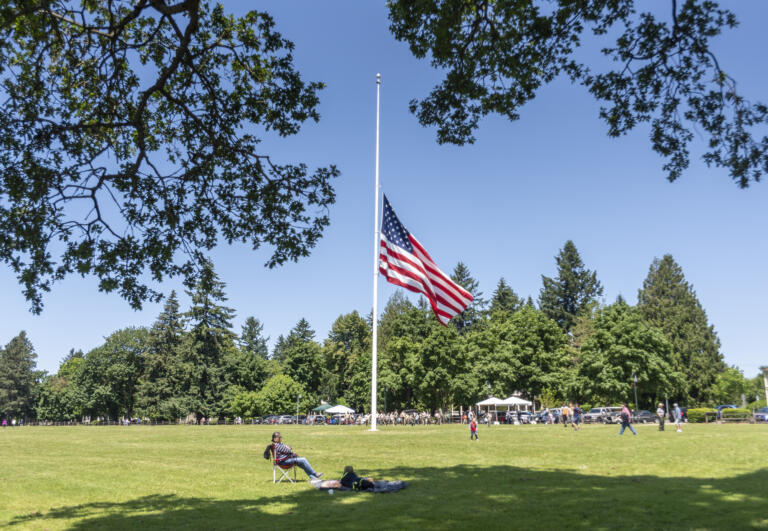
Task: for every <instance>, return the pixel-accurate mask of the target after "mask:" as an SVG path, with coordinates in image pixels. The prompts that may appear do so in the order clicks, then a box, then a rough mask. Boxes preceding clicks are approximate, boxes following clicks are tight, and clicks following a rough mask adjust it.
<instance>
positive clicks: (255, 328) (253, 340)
mask: <svg viewBox="0 0 768 531" xmlns="http://www.w3.org/2000/svg"><path fill="white" fill-rule="evenodd" d="M263 331H264V325H263V324H261V321H259V320H258V319H256V318H255V317H249V318H248V319H246V320H245V324H244V325H243V331H242V333H241V334H240V341H239V343H240V348H241V349H242V350H243V351H244V352H247V353H249V354H252V355H254V356H259V357H260V358H262V359H263V360H267V359H269V348H268V347H267V341H269V337H264V336H263V335H262V332H263Z"/></svg>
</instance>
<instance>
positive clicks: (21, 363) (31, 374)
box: [0, 331, 41, 418]
mask: <svg viewBox="0 0 768 531" xmlns="http://www.w3.org/2000/svg"><path fill="white" fill-rule="evenodd" d="M36 360H37V354H35V349H34V347H32V343H31V342H30V340H29V338H28V337H27V333H26V332H24V331H22V332H21V333H20V334H19V335H18V336H16V337H14V338H13V339H11V341H10V343H8V344H7V345H6V346H5V348H4V349H0V416H4V417H6V418H14V417H20V418H29V417H31V416H32V415H33V414H34V406H35V403H34V402H35V394H36V388H37V382H38V379H39V378H40V377H41V373H40V372H38V371H36V370H35V367H36V366H37V361H36Z"/></svg>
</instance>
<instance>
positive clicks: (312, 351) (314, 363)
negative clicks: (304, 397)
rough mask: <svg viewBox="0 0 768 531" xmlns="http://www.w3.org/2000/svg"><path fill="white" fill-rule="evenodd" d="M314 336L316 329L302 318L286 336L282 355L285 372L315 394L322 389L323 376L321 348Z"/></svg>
mask: <svg viewBox="0 0 768 531" xmlns="http://www.w3.org/2000/svg"><path fill="white" fill-rule="evenodd" d="M314 337H315V332H314V330H312V328H311V327H310V326H309V323H308V322H307V320H306V319H303V318H302V319H301V320H299V322H298V323H297V324H296V326H295V327H293V329H292V330H291V332H290V333H289V334H288V337H286V339H285V342H284V346H283V348H282V355H281V358H282V365H283V368H284V370H285V374H286V375H288V376H290V377H291V378H292V379H293V380H294V381H296V382H298V383H299V384H301V386H302V387H303V388H304V389H306V390H307V391H308V392H310V393H313V394H314V393H317V392H318V390H319V389H320V384H321V381H322V376H323V360H322V353H321V348H320V345H318V344H317V342H315V341H314Z"/></svg>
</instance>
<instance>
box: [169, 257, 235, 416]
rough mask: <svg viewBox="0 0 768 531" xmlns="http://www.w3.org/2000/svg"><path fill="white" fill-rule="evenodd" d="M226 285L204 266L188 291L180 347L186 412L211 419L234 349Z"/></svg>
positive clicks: (232, 311) (215, 409) (216, 410)
mask: <svg viewBox="0 0 768 531" xmlns="http://www.w3.org/2000/svg"><path fill="white" fill-rule="evenodd" d="M224 287H225V284H224V283H223V282H221V281H220V280H219V279H218V276H217V275H216V274H215V273H214V271H213V267H212V266H211V265H210V264H207V265H206V267H205V269H204V270H203V271H202V274H201V277H200V280H199V281H198V283H197V285H196V286H195V289H194V291H192V292H188V295H190V297H191V299H192V306H191V307H190V309H189V311H187V313H186V314H185V317H186V318H187V319H188V320H189V322H190V325H191V329H190V332H189V334H187V336H186V339H185V341H184V343H183V344H182V345H181V348H180V352H181V363H180V369H181V375H180V380H181V392H182V394H183V396H184V404H185V407H186V410H187V411H189V412H194V413H195V414H196V416H197V417H198V418H199V417H200V416H205V417H211V416H215V415H217V414H218V413H219V411H220V407H221V399H222V396H223V394H224V389H225V387H226V378H225V371H224V362H225V358H226V357H227V356H228V355H229V354H231V353H232V351H233V350H234V349H235V348H236V347H235V343H234V340H235V335H234V334H233V333H232V331H231V330H230V329H231V327H232V325H231V320H232V318H233V317H234V310H232V309H231V308H228V307H226V306H222V305H221V303H223V302H225V301H226V300H227V297H226V296H225V294H224Z"/></svg>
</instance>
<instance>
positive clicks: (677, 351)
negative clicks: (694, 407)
mask: <svg viewBox="0 0 768 531" xmlns="http://www.w3.org/2000/svg"><path fill="white" fill-rule="evenodd" d="M637 306H638V309H639V310H640V313H641V315H642V316H643V318H644V319H645V320H646V321H647V322H648V323H649V324H651V325H652V326H655V327H656V328H658V329H660V330H661V331H662V332H663V333H664V335H665V336H666V337H667V339H669V341H670V342H671V343H672V353H671V355H670V356H671V359H669V360H668V361H669V362H670V363H671V365H672V367H673V368H674V369H675V370H676V371H680V372H682V373H683V375H684V376H685V387H684V388H683V389H681V390H679V392H680V394H679V396H678V398H679V399H680V400H683V401H685V402H689V401H690V400H693V401H694V402H706V401H708V400H709V399H710V398H711V396H712V386H713V385H714V383H715V378H716V377H717V375H718V374H719V373H720V372H722V371H723V370H725V364H724V363H723V356H722V354H721V353H720V340H719V339H718V337H717V334H716V333H715V329H714V327H713V326H711V325H710V324H709V323H708V322H707V314H706V313H705V312H704V309H703V308H702V306H701V303H700V302H699V300H698V298H697V297H696V293H695V292H694V291H693V287H692V286H691V285H689V284H688V282H687V281H686V280H685V276H684V275H683V270H682V268H681V267H680V266H679V265H678V264H677V263H676V262H675V260H674V258H672V255H669V254H667V255H664V257H663V258H662V259H661V260H659V259H658V258H657V259H654V261H653V263H652V264H651V267H650V270H649V272H648V276H647V277H646V279H645V280H644V281H643V287H642V289H640V290H639V292H638V297H637Z"/></svg>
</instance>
